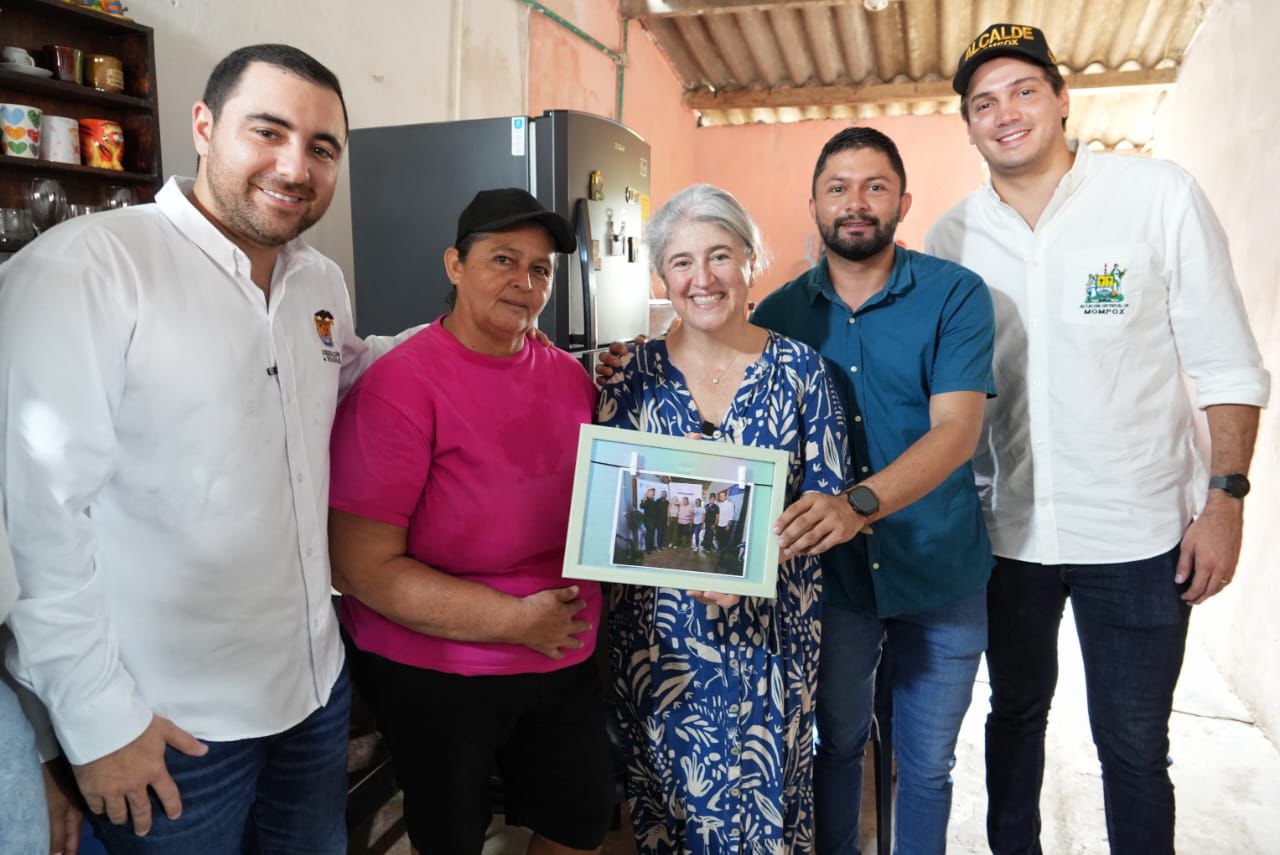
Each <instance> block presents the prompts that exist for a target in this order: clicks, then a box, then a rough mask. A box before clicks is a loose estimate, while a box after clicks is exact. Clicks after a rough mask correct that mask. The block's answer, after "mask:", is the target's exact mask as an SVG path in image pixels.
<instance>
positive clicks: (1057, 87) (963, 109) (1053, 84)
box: [960, 57, 1067, 131]
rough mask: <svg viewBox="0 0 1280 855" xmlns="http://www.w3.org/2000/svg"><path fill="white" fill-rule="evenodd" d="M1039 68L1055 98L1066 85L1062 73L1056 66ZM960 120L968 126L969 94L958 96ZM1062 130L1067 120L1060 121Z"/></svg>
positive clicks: (1065, 127) (1064, 128) (1065, 126)
mask: <svg viewBox="0 0 1280 855" xmlns="http://www.w3.org/2000/svg"><path fill="white" fill-rule="evenodd" d="M1017 58H1018V59H1021V57H1017ZM1023 62H1026V60H1023ZM1035 64H1036V63H1032V65H1035ZM1040 68H1041V69H1042V70H1043V71H1044V79H1045V81H1046V82H1047V83H1048V84H1049V88H1050V89H1052V90H1053V94H1054V95H1055V96H1056V95H1061V94H1062V88H1063V87H1064V86H1066V85H1067V81H1066V80H1064V79H1063V78H1062V72H1061V71H1059V70H1058V66H1056V65H1041V66H1040ZM960 118H962V119H964V123H965V124H966V125H967V124H969V93H968V92H966V93H964V94H963V95H961V96H960ZM1062 129H1063V130H1064V131H1065V130H1066V129H1067V120H1066V118H1065V117H1064V118H1063V120H1062Z"/></svg>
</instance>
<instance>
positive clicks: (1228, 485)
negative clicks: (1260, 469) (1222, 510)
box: [1209, 474, 1249, 499]
mask: <svg viewBox="0 0 1280 855" xmlns="http://www.w3.org/2000/svg"><path fill="white" fill-rule="evenodd" d="M1209 488H1210V489H1217V490H1221V491H1222V492H1224V493H1226V494H1227V495H1228V496H1230V497H1231V498H1233V499H1243V498H1244V497H1245V496H1247V495H1249V479H1248V478H1246V477H1245V476H1243V475H1239V474H1236V475H1218V476H1216V477H1214V478H1210V479H1209Z"/></svg>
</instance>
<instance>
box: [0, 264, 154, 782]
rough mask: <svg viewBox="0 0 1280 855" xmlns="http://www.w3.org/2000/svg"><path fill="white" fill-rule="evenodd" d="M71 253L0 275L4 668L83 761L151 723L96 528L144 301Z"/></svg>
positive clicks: (72, 757)
mask: <svg viewBox="0 0 1280 855" xmlns="http://www.w3.org/2000/svg"><path fill="white" fill-rule="evenodd" d="M69 249H72V248H69V247H67V246H63V245H60V244H59V243H58V241H57V240H53V241H49V240H48V239H46V240H45V242H44V243H43V246H41V245H37V246H35V247H32V248H31V249H28V250H27V251H25V252H23V253H20V254H19V255H18V256H17V257H15V258H14V259H12V260H11V261H9V262H8V264H6V265H5V266H4V268H3V270H2V271H0V436H3V437H4V446H3V453H2V454H0V490H3V492H4V493H5V495H6V496H7V497H8V501H9V507H8V522H9V536H10V539H11V541H12V547H13V556H14V564H15V568H16V570H17V576H18V581H19V584H20V586H21V590H22V593H21V596H20V598H19V600H18V602H17V603H16V604H15V605H14V608H13V611H12V613H11V615H10V617H9V623H10V626H11V628H12V630H13V633H14V636H15V638H16V640H17V644H16V645H15V646H13V647H12V648H11V650H10V655H9V657H8V663H9V666H10V670H11V671H12V672H13V674H14V676H15V677H16V678H17V679H18V680H19V682H21V683H22V684H24V685H26V686H28V687H29V688H31V689H32V690H33V691H34V692H35V693H36V695H37V696H38V697H39V698H40V700H41V701H43V702H44V704H45V706H46V707H47V708H48V710H49V714H50V716H51V718H52V720H53V724H54V728H55V729H56V731H57V735H58V738H59V741H60V742H61V744H62V746H63V749H64V750H65V752H66V754H67V756H68V758H69V759H70V760H71V762H73V763H77V764H82V763H87V762H89V761H92V760H95V759H97V758H99V757H102V756H104V755H106V754H109V753H111V752H112V751H115V750H116V749H118V748H120V747H122V746H124V745H126V744H128V743H129V742H131V741H132V740H133V739H135V738H136V737H137V736H138V735H139V734H140V733H141V732H142V731H143V730H144V729H145V728H146V727H147V725H148V723H149V722H150V720H151V715H152V714H151V711H150V710H149V709H148V708H147V706H146V705H145V704H144V703H143V702H142V700H141V698H140V697H139V695H138V693H137V690H136V686H135V684H134V681H133V678H132V677H131V676H130V675H129V673H128V671H127V670H126V668H125V666H124V664H123V663H122V661H121V658H120V652H119V644H118V639H117V636H116V633H115V631H114V628H113V626H112V623H111V619H110V617H109V615H108V611H107V606H106V601H105V597H104V596H103V590H102V579H101V576H100V574H99V572H98V570H97V567H96V565H95V554H96V551H97V537H96V534H95V531H94V527H93V525H92V523H91V520H90V514H91V508H92V504H93V501H94V497H95V496H96V495H97V494H98V493H99V491H100V490H101V489H102V487H103V485H104V484H106V483H107V482H108V481H109V480H110V479H111V477H112V475H113V469H114V463H115V455H116V438H115V430H114V414H115V411H116V408H117V406H118V404H119V401H120V398H121V395H122V393H123V389H124V383H125V357H126V354H127V352H128V347H129V340H130V335H131V331H132V328H133V318H134V317H135V315H136V295H134V294H133V293H132V292H131V291H130V290H129V288H128V287H127V286H120V285H118V284H117V283H113V282H108V281H106V280H105V279H104V277H103V276H101V275H99V274H98V273H97V272H96V271H97V270H98V269H99V268H98V266H97V265H94V264H91V263H89V262H88V261H86V260H78V259H77V258H76V253H75V252H74V251H69Z"/></svg>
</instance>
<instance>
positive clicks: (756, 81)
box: [620, 0, 1215, 150]
mask: <svg viewBox="0 0 1280 855" xmlns="http://www.w3.org/2000/svg"><path fill="white" fill-rule="evenodd" d="M887 2H888V5H887V8H885V9H883V10H882V11H869V10H868V8H867V7H868V6H874V5H876V2H875V0H868V2H866V3H864V2H863V0H777V2H760V0H622V2H621V4H620V5H621V10H622V13H623V15H624V16H626V17H629V18H637V19H639V20H640V21H641V22H642V23H643V24H644V26H645V28H646V29H647V30H648V32H649V34H650V36H651V37H652V38H653V40H654V42H655V43H656V44H657V45H658V47H659V49H660V50H661V51H662V52H663V53H664V54H665V55H666V56H667V58H668V60H669V61H670V63H671V66H672V68H673V69H674V70H675V72H676V74H677V75H678V76H679V77H680V79H681V81H682V82H683V84H684V89H685V102H686V103H687V104H688V105H689V106H690V107H692V108H693V109H695V110H696V111H697V112H698V114H699V117H700V121H701V123H702V124H704V125H725V124H732V125H739V124H746V123H750V122H766V123H770V122H795V121H803V120H806V119H830V118H835V119H857V118H871V117H875V116H881V115H909V114H916V115H928V114H931V113H938V112H956V111H957V110H958V109H959V99H958V98H957V97H956V96H955V95H954V94H952V92H951V89H950V80H951V75H952V74H953V73H954V71H955V66H956V60H957V59H958V58H959V56H960V54H961V52H962V51H963V50H964V48H965V47H966V46H967V45H968V44H969V42H970V41H972V39H973V38H974V37H975V36H976V35H977V34H978V33H979V32H981V31H982V30H983V29H984V28H985V27H986V26H988V25H990V24H993V23H1001V22H1010V23H1026V24H1034V25H1036V26H1038V27H1040V28H1041V29H1043V30H1044V31H1045V34H1046V35H1047V37H1048V39H1049V43H1050V46H1051V47H1052V48H1053V51H1054V54H1055V55H1056V57H1057V59H1058V62H1059V64H1060V66H1061V68H1062V72H1063V74H1064V75H1067V79H1068V84H1069V85H1070V87H1071V89H1072V115H1071V119H1070V124H1069V131H1070V133H1071V134H1072V135H1074V136H1079V137H1081V138H1082V139H1084V140H1086V141H1088V142H1090V143H1091V144H1092V145H1094V146H1095V147H1099V146H1100V147H1105V148H1121V149H1136V150H1144V149H1145V148H1146V147H1147V146H1148V145H1149V144H1150V142H1151V137H1152V116H1153V114H1154V112H1155V108H1156V106H1157V105H1158V104H1159V102H1160V99H1161V98H1162V97H1164V93H1165V92H1166V91H1167V90H1168V89H1169V88H1170V87H1171V86H1172V85H1173V82H1174V78H1175V74H1176V69H1177V65H1178V63H1179V62H1180V61H1181V59H1182V55H1183V53H1184V52H1185V51H1186V49H1187V45H1188V44H1189V43H1190V41H1191V39H1192V37H1193V36H1194V34H1195V32H1196V30H1197V28H1198V27H1199V26H1200V22H1201V21H1202V20H1203V19H1204V16H1205V13H1206V12H1207V10H1208V8H1209V7H1210V6H1212V5H1213V3H1214V2H1215V0H887Z"/></svg>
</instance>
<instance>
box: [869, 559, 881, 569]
mask: <svg viewBox="0 0 1280 855" xmlns="http://www.w3.org/2000/svg"><path fill="white" fill-rule="evenodd" d="M871 569H872V570H879V569H880V562H879V561H877V562H876V563H874V564H872V565H871Z"/></svg>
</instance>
